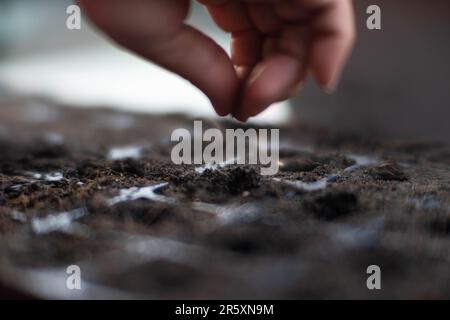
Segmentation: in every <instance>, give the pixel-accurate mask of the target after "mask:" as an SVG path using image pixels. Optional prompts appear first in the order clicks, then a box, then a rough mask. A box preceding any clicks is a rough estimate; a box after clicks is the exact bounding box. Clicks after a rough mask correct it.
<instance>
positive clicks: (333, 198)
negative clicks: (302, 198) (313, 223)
mask: <svg viewBox="0 0 450 320" xmlns="http://www.w3.org/2000/svg"><path fill="white" fill-rule="evenodd" d="M305 207H306V209H307V210H309V211H310V212H312V213H313V214H314V216H315V217H316V218H318V219H323V220H334V219H337V218H341V217H345V216H347V215H349V214H352V213H354V212H355V211H356V210H357V208H358V198H357V196H356V195H355V194H353V193H349V192H328V193H326V194H325V195H320V196H317V197H316V198H314V199H313V200H309V201H307V202H306V203H305Z"/></svg>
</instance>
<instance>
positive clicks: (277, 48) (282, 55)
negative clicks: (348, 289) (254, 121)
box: [78, 0, 355, 121]
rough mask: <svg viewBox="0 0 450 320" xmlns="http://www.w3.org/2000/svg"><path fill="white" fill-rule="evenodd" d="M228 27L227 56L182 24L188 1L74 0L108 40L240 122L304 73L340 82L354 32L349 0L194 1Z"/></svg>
mask: <svg viewBox="0 0 450 320" xmlns="http://www.w3.org/2000/svg"><path fill="white" fill-rule="evenodd" d="M198 1H199V2H201V3H203V4H204V5H205V6H206V7H207V9H208V11H209V13H210V15H211V17H212V18H213V20H214V21H215V22H216V24H217V25H218V26H219V27H220V28H222V29H223V30H224V31H226V32H229V33H230V34H231V49H232V50H231V51H232V55H231V58H230V57H228V55H227V54H226V52H225V51H224V50H223V49H222V48H220V46H219V45H217V44H216V43H215V42H214V41H213V40H212V39H210V38H208V37H207V36H205V35H204V34H202V33H201V32H200V31H199V30H196V29H194V28H193V27H191V26H189V25H187V24H186V22H185V20H186V18H187V15H188V11H189V7H190V4H191V1H190V0H127V1H123V0H78V2H79V3H80V5H81V6H82V7H83V9H84V12H85V13H86V14H87V15H88V16H89V17H90V18H91V20H92V21H93V22H94V23H95V24H96V25H97V26H98V27H99V28H100V29H102V30H103V31H104V32H106V33H107V34H108V35H109V36H110V37H111V38H112V39H113V40H115V41H116V42H117V43H119V44H120V45H122V46H124V47H127V48H128V49H130V50H132V51H134V52H136V53H137V54H139V55H141V56H143V57H145V58H147V59H149V60H150V61H152V62H154V63H157V64H159V65H161V66H162V67H164V68H166V69H168V70H170V71H173V72H175V73H177V74H179V75H180V76H182V77H184V78H186V79H187V80H189V81H191V82H192V83H193V84H194V85H195V86H197V87H198V88H199V89H200V90H202V91H203V92H204V93H205V94H206V95H207V96H208V97H209V99H210V100H211V103H212V105H213V106H214V108H215V110H216V112H217V113H218V114H219V115H222V116H223V115H227V114H230V113H231V114H232V115H233V116H235V117H236V118H237V119H239V120H241V121H246V120H247V119H248V118H249V117H251V116H255V115H257V114H258V113H260V112H261V111H263V110H264V109H266V108H267V107H268V106H269V105H271V104H272V103H274V102H278V101H281V100H284V99H286V98H289V97H291V96H293V95H295V94H296V93H297V92H298V90H299V89H300V87H301V85H302V83H303V81H304V79H305V78H306V76H307V75H308V73H309V72H312V74H313V75H314V76H315V78H316V80H317V82H318V84H319V85H320V86H321V87H322V88H324V89H325V90H326V91H332V90H333V89H334V88H335V86H336V85H337V82H338V79H339V76H340V73H341V70H342V68H343V66H344V64H345V61H346V59H347V57H348V55H349V54H350V51H351V48H352V45H353V41H354V36H355V31H354V30H355V28H354V17H353V10H352V4H351V0H198Z"/></svg>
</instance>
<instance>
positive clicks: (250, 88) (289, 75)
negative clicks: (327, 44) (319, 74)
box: [235, 26, 308, 121]
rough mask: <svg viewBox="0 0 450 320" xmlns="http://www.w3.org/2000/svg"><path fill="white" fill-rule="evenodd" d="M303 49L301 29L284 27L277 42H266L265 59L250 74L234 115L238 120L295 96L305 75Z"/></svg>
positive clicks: (305, 57) (304, 32)
mask: <svg viewBox="0 0 450 320" xmlns="http://www.w3.org/2000/svg"><path fill="white" fill-rule="evenodd" d="M307 46H308V38H307V32H306V30H304V27H303V26H289V27H285V28H284V31H283V33H282V35H281V37H280V38H279V39H276V38H275V39H274V38H268V39H267V40H266V44H265V59H264V60H263V61H262V62H261V63H260V64H259V65H258V66H257V67H256V68H255V70H254V71H253V73H252V75H251V77H250V80H249V81H248V83H247V86H246V88H245V91H244V94H243V99H242V103H241V105H240V108H239V110H238V111H237V112H236V115H235V116H236V117H237V118H238V119H239V120H244V121H245V120H246V119H247V118H249V117H252V116H254V115H256V114H258V113H259V112H261V111H263V110H264V109H266V108H267V107H269V106H270V105H271V104H273V103H275V102H278V101H282V100H285V99H287V98H289V97H290V96H292V95H293V94H294V93H297V91H298V89H299V87H301V84H302V82H303V81H304V79H305V76H306V69H307Z"/></svg>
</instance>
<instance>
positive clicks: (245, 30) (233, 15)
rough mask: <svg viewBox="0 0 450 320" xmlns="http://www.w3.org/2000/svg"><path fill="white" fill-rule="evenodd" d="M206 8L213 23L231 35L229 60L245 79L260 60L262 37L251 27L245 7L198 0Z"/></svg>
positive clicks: (230, 0)
mask: <svg viewBox="0 0 450 320" xmlns="http://www.w3.org/2000/svg"><path fill="white" fill-rule="evenodd" d="M199 1H200V2H201V3H203V4H205V5H206V6H207V9H208V12H209V13H210V15H211V17H212V19H213V20H214V22H215V23H216V24H217V25H218V26H219V27H220V28H221V29H222V30H224V31H225V32H228V33H231V60H232V62H233V64H234V66H235V67H236V71H237V72H238V75H239V77H240V78H241V79H245V78H246V76H247V75H248V73H249V70H250V71H251V70H252V69H253V67H254V66H255V65H256V64H257V63H258V61H259V60H260V59H261V46H262V36H261V34H260V33H259V32H258V30H257V29H256V28H255V26H254V25H253V23H252V21H251V18H250V16H249V14H248V10H247V6H245V5H244V4H243V3H242V2H240V1H235V0H199Z"/></svg>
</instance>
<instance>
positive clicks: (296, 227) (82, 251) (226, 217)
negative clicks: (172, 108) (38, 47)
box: [0, 99, 450, 299]
mask: <svg viewBox="0 0 450 320" xmlns="http://www.w3.org/2000/svg"><path fill="white" fill-rule="evenodd" d="M36 109H38V110H39V117H33V116H32V115H33V114H36ZM192 125H193V120H191V119H186V118H184V117H182V116H166V117H156V116H147V115H133V114H125V113H119V112H116V111H111V110H102V109H91V110H86V109H77V108H69V107H65V108H62V107H57V106H53V105H52V104H51V103H49V102H47V101H42V100H30V99H17V100H11V101H6V102H3V103H2V104H1V106H0V154H1V158H0V183H1V192H0V237H1V238H2V241H1V243H0V282H3V285H0V287H5V288H6V287H7V288H11V290H14V292H16V293H17V292H18V293H19V294H21V295H24V296H28V295H32V296H37V297H40V298H49V297H50V298H105V297H110V298H135V297H137V298H143V297H145V298H162V299H164V298H206V299H208V298H233V299H240V298H262V299H264V298H450V272H449V271H448V270H450V269H449V267H450V264H449V261H450V197H449V195H450V168H449V165H450V149H449V148H448V147H446V146H443V145H436V144H431V143H427V142H422V141H375V140H371V139H363V138H361V137H352V136H337V135H335V134H333V132H330V131H327V130H324V129H321V128H314V127H305V126H300V125H294V124H292V125H290V126H286V127H285V128H282V129H281V131H280V134H281V141H280V144H281V150H280V156H281V159H280V162H281V167H280V172H279V174H278V175H277V176H275V177H264V176H261V175H260V174H259V172H260V170H259V168H258V166H238V165H229V166H226V167H223V168H220V169H218V170H211V169H207V170H205V171H204V172H203V173H201V174H200V173H198V172H196V170H195V169H196V168H195V166H193V165H192V166H191V165H184V166H176V165H174V164H172V162H171V160H170V151H171V147H172V144H171V143H170V142H169V138H170V134H171V132H172V130H174V129H176V128H187V129H191V128H192ZM236 125H237V124H236V123H234V122H229V121H223V122H221V123H220V124H218V125H217V126H218V127H219V128H221V129H225V128H233V127H236ZM205 126H211V127H212V126H216V125H215V124H213V123H212V122H207V121H206V122H205ZM127 146H140V155H139V156H138V157H132V158H124V159H112V158H111V157H110V156H109V155H110V154H111V149H112V148H116V147H127ZM355 155H356V156H355ZM161 183H166V184H165V185H161V186H160V187H159V188H158V189H156V190H154V194H153V193H152V192H153V191H149V189H142V190H146V191H145V192H143V193H142V194H141V195H140V196H137V197H130V198H126V197H125V198H122V201H117V199H118V198H117V196H120V195H122V197H123V196H124V192H125V191H124V190H128V193H130V192H131V193H133V190H134V192H136V191H137V190H136V189H131V191H130V188H134V187H137V188H146V187H151V186H156V185H158V184H161ZM121 190H122V191H121ZM142 190H141V191H142ZM114 199H116V200H114ZM72 264H76V265H79V266H80V267H81V270H82V275H83V284H84V285H85V286H86V288H87V289H86V290H84V291H82V293H78V295H77V293H76V292H75V293H74V292H72V291H70V290H67V292H66V291H64V290H61V286H63V287H64V286H65V281H66V277H67V274H66V272H65V271H66V268H67V267H68V266H69V265H72ZM372 264H376V265H379V266H380V268H381V270H382V290H380V291H370V290H368V289H367V287H366V279H367V277H368V275H367V274H366V269H367V267H368V266H369V265H372ZM44 280H45V281H44ZM8 290H9V289H8ZM0 291H1V289H0ZM0 293H1V292H0ZM0 296H1V294H0Z"/></svg>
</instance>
